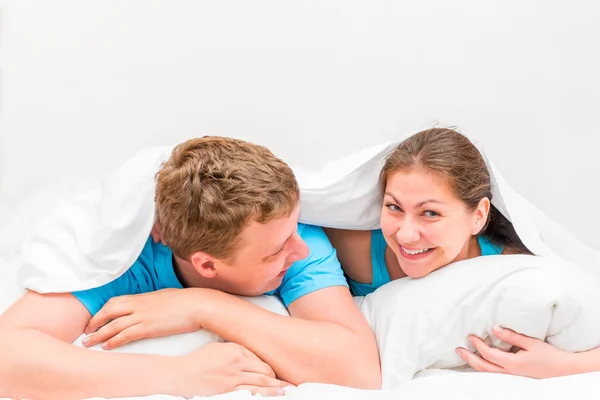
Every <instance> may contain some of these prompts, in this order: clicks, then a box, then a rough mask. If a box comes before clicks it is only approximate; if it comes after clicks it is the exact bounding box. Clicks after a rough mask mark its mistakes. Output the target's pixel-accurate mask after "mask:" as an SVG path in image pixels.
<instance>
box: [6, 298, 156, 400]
mask: <svg viewBox="0 0 600 400" xmlns="http://www.w3.org/2000/svg"><path fill="white" fill-rule="evenodd" d="M89 319H90V314H89V312H88V311H87V310H86V309H85V307H84V306H83V305H82V304H81V303H80V302H79V301H78V300H77V299H76V298H75V297H73V296H72V295H71V294H55V295H40V294H37V293H35V292H28V293H26V294H25V295H24V296H23V298H21V300H19V301H18V302H17V303H16V304H14V305H13V306H12V307H11V308H9V309H8V310H7V311H6V312H5V313H4V315H2V317H1V318H0V354H2V357H0V397H12V398H32V399H37V398H48V399H75V398H85V397H90V396H102V397H117V396H136V395H138V396H139V395H144V394H152V393H161V392H164V391H165V390H166V389H168V383H167V382H165V377H166V375H165V374H162V373H161V372H160V371H161V369H162V368H161V361H164V360H161V358H160V357H155V356H145V355H142V356H140V355H127V354H110V353H103V352H97V351H91V350H87V349H82V348H77V347H75V346H73V345H71V344H70V343H71V342H73V341H74V340H75V339H76V338H77V337H79V335H80V334H81V333H82V332H83V329H84V327H85V326H86V324H87V323H88V321H89ZM163 368H164V367H163ZM109 382H110V385H109V384H108V383H109Z"/></svg>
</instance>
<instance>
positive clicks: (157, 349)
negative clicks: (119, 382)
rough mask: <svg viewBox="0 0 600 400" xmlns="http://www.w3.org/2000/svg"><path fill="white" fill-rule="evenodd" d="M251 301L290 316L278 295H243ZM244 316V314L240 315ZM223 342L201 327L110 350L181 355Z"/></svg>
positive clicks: (96, 347)
mask: <svg viewBox="0 0 600 400" xmlns="http://www.w3.org/2000/svg"><path fill="white" fill-rule="evenodd" d="M239 297H240V298H243V299H245V300H247V301H249V302H250V303H253V304H255V305H257V306H259V307H262V308H264V309H266V310H269V311H271V312H274V313H276V314H280V315H285V316H289V315H290V314H289V312H288V310H287V308H285V306H284V305H283V303H282V301H281V300H280V299H279V297H277V296H258V297H241V296H239ZM240 318H243V316H240ZM84 337H85V335H81V336H80V337H79V338H78V339H77V340H76V341H75V342H74V343H73V344H75V345H76V346H78V347H83V345H82V344H81V341H82V340H83V338H84ZM213 342H223V339H221V338H220V337H219V336H218V335H216V334H214V333H212V332H211V331H208V330H206V329H200V330H199V331H196V332H190V333H183V334H179V335H171V336H165V337H159V338H152V339H142V340H138V341H135V342H132V343H128V344H126V345H123V346H121V347H118V348H116V349H114V350H108V351H113V352H118V353H137V354H157V355H163V356H180V355H184V354H188V353H190V352H192V351H194V350H197V349H199V348H200V347H202V346H204V345H206V344H209V343H213ZM90 349H92V350H98V351H106V350H104V349H102V347H101V346H100V345H96V346H93V347H90Z"/></svg>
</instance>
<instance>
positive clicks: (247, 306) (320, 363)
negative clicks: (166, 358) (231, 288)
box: [199, 292, 380, 389]
mask: <svg viewBox="0 0 600 400" xmlns="http://www.w3.org/2000/svg"><path fill="white" fill-rule="evenodd" d="M210 295H211V296H210V297H211V300H209V301H207V302H205V303H204V304H205V306H203V307H202V311H201V314H202V315H201V316H200V323H201V324H202V326H203V327H204V328H206V329H208V330H210V331H212V332H214V333H216V334H218V335H219V336H221V337H222V338H224V339H225V340H227V341H231V342H236V343H239V344H241V345H243V346H245V347H247V348H249V349H250V350H252V351H253V352H255V353H256V354H257V355H258V356H259V357H261V358H262V359H263V360H264V361H265V362H267V363H268V364H269V365H270V366H271V367H272V368H273V370H274V371H275V373H276V374H277V375H278V377H279V378H280V379H283V380H286V381H288V382H291V383H293V384H296V385H298V384H301V383H304V382H320V383H331V384H338V385H344V386H351V387H358V388H365V389H379V388H380V373H379V357H378V353H377V346H376V342H375V339H374V337H373V336H372V335H362V336H361V335H360V334H357V333H356V332H354V331H352V330H350V329H348V328H345V327H343V326H340V325H337V324H334V323H330V322H320V321H310V320H305V319H301V318H290V317H285V316H281V315H278V314H275V313H272V312H270V311H267V310H264V309H262V308H260V307H258V306H255V305H253V304H251V303H249V302H247V301H244V300H242V299H239V298H237V297H234V296H231V295H228V294H225V293H221V292H213V293H210ZM213 295H214V297H213ZM202 297H203V296H202ZM199 301H200V302H203V300H199ZM206 304H208V305H206ZM369 333H370V332H369Z"/></svg>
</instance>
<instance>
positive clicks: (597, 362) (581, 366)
mask: <svg viewBox="0 0 600 400" xmlns="http://www.w3.org/2000/svg"><path fill="white" fill-rule="evenodd" d="M574 360H575V372H576V373H580V374H581V373H586V372H596V371H600V347H597V348H595V349H593V350H589V351H586V352H583V353H577V354H575V358H574Z"/></svg>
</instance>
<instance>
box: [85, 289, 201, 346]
mask: <svg viewBox="0 0 600 400" xmlns="http://www.w3.org/2000/svg"><path fill="white" fill-rule="evenodd" d="M200 290H201V289H163V290H159V291H156V292H150V293H144V294H138V295H132V296H119V297H113V298H112V299H110V300H109V301H108V302H107V303H106V304H105V305H104V307H102V309H101V310H100V311H99V312H98V313H97V314H96V315H95V316H94V317H93V318H92V319H91V320H90V322H89V324H88V325H87V327H86V328H85V331H84V333H85V334H86V335H87V334H90V333H91V335H89V336H88V337H87V338H86V339H84V340H83V345H84V346H86V347H91V346H95V345H96V344H98V343H102V342H104V343H103V344H102V348H103V349H105V350H110V349H114V348H116V347H119V346H122V345H124V344H127V343H129V342H133V341H135V340H140V339H146V338H153V337H159V336H168V335H174V334H178V333H187V332H194V331H197V330H199V329H200V328H201V326H200V323H199V322H198V311H197V306H198V304H199V300H198V294H199V292H200ZM92 332H93V333H92Z"/></svg>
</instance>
